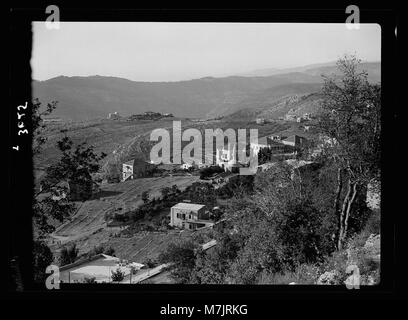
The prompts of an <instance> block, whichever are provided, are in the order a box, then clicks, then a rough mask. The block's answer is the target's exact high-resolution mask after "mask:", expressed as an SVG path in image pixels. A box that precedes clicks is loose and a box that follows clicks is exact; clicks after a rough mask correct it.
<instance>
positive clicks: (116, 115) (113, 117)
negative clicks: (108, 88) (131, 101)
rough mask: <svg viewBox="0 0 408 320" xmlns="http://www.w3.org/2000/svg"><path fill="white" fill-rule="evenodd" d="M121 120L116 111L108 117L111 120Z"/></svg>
mask: <svg viewBox="0 0 408 320" xmlns="http://www.w3.org/2000/svg"><path fill="white" fill-rule="evenodd" d="M119 118H120V115H119V113H117V111H115V112H114V113H109V115H108V119H109V120H118V119H119Z"/></svg>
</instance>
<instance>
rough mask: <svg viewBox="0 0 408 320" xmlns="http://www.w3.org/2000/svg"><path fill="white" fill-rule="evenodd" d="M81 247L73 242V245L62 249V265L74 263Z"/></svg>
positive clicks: (60, 258)
mask: <svg viewBox="0 0 408 320" xmlns="http://www.w3.org/2000/svg"><path fill="white" fill-rule="evenodd" d="M78 252H79V249H78V248H77V247H76V245H75V244H73V245H72V246H71V247H68V248H67V247H64V248H62V250H61V253H60V257H59V262H60V265H61V266H64V265H66V264H70V263H74V262H75V260H76V259H77V257H78Z"/></svg>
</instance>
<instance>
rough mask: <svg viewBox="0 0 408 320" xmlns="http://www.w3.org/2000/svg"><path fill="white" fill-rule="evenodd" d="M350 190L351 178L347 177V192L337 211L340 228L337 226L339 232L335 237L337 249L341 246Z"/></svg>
mask: <svg viewBox="0 0 408 320" xmlns="http://www.w3.org/2000/svg"><path fill="white" fill-rule="evenodd" d="M351 192H352V184H351V180H350V178H349V180H348V188H347V194H346V196H345V197H344V200H343V206H342V208H341V211H340V213H339V224H340V228H339V233H338V238H337V250H341V249H342V248H343V239H344V218H345V214H346V211H347V206H348V203H349V201H350V197H351Z"/></svg>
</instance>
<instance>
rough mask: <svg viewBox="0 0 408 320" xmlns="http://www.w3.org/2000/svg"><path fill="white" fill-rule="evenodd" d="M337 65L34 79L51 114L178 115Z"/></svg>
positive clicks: (279, 92)
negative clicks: (147, 78)
mask: <svg viewBox="0 0 408 320" xmlns="http://www.w3.org/2000/svg"><path fill="white" fill-rule="evenodd" d="M335 68H336V67H335V66H328V65H323V66H318V67H314V68H313V67H311V68H308V67H307V66H306V67H303V69H302V71H301V72H300V71H297V70H291V71H290V72H286V73H279V74H275V75H270V76H250V77H246V76H230V77H224V78H213V77H205V78H201V79H194V80H188V81H178V82H140V81H131V80H127V79H123V78H116V77H105V76H89V77H66V76H60V77H56V78H52V79H49V80H46V81H33V82H32V89H33V97H34V98H39V99H40V101H42V102H43V103H44V104H45V103H47V102H50V101H52V100H56V101H58V102H59V105H58V108H57V109H56V110H55V113H54V116H57V117H61V118H63V119H72V120H83V119H92V118H99V117H106V116H107V115H108V114H109V113H111V112H115V111H117V112H118V113H119V114H120V115H123V116H130V115H132V114H137V113H142V112H145V111H155V112H161V113H172V114H174V115H175V116H178V117H190V118H211V117H217V116H226V115H230V114H233V113H235V112H237V111H239V110H243V109H248V108H249V109H257V108H262V107H265V106H268V105H271V104H273V103H274V101H276V100H278V99H279V98H281V97H284V96H288V95H295V94H299V95H303V94H309V93H313V92H317V91H319V89H320V88H321V84H322V77H321V74H322V73H326V74H328V73H332V72H334V71H335ZM362 68H363V69H367V71H368V74H369V79H370V80H371V81H373V82H379V81H380V64H379V63H363V64H362Z"/></svg>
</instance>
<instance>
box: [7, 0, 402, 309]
mask: <svg viewBox="0 0 408 320" xmlns="http://www.w3.org/2000/svg"><path fill="white" fill-rule="evenodd" d="M45 7H46V6H44V7H43V8H38V7H37V8H14V9H11V10H10V15H9V19H10V21H9V25H10V33H9V35H10V41H9V43H10V44H11V45H10V49H9V50H10V51H9V53H10V54H9V60H10V67H9V79H10V87H9V98H10V101H9V104H8V110H7V111H8V113H9V114H8V125H9V145H8V165H9V170H8V183H9V191H11V195H10V197H9V206H10V207H9V210H8V212H9V213H11V214H7V216H6V223H7V225H8V226H10V227H8V228H7V239H6V241H7V244H8V257H7V259H8V260H7V261H6V263H7V265H9V261H10V259H11V258H12V257H14V256H19V258H20V259H19V264H20V268H21V273H22V279H23V283H24V287H25V290H24V292H18V291H17V292H15V291H13V284H12V283H11V282H10V278H9V279H8V284H9V285H8V294H9V296H10V297H13V298H52V299H59V298H78V297H80V298H89V297H92V298H95V297H109V298H111V299H112V298H114V299H115V298H120V299H123V298H125V297H127V298H129V297H132V298H137V299H138V300H141V299H142V300H150V299H151V300H154V301H156V302H157V303H158V302H159V301H162V300H163V298H166V300H167V301H165V302H162V303H161V305H165V304H167V303H171V301H174V299H178V298H183V299H184V301H190V302H191V301H195V300H197V299H200V301H203V298H207V299H210V300H217V301H218V302H217V303H218V304H220V301H223V302H225V299H226V298H227V299H228V300H230V301H231V300H232V299H234V300H235V301H234V303H237V301H238V300H240V301H243V299H245V300H246V302H245V303H246V304H249V305H250V303H249V302H250V301H251V302H254V299H256V300H263V299H281V298H291V299H293V298H307V299H308V298H316V297H319V298H339V297H341V298H347V299H354V298H357V299H360V298H373V297H379V296H381V297H386V298H392V297H395V296H396V295H397V294H399V293H401V290H402V289H401V287H400V286H399V284H401V282H400V281H399V280H400V279H397V274H401V273H399V270H398V269H397V265H396V262H397V260H396V258H397V249H398V248H397V247H396V240H395V239H396V236H397V235H400V233H398V232H397V228H398V225H397V223H396V219H397V214H398V211H397V210H395V207H393V204H395V200H396V199H397V198H396V196H397V195H396V193H394V190H392V185H393V179H392V177H395V176H398V171H397V170H398V168H396V166H392V165H391V166H388V165H386V164H387V163H390V164H392V162H393V158H394V156H396V155H397V152H398V150H397V148H396V146H395V145H393V144H392V143H388V142H386V140H388V139H390V140H388V141H391V138H392V137H395V134H396V125H395V124H396V118H397V113H398V112H399V110H397V109H396V103H397V97H396V89H397V87H396V83H395V81H396V68H397V39H396V36H395V28H396V25H397V13H396V12H395V10H394V9H391V8H389V9H381V8H371V9H370V8H364V7H360V15H361V20H360V23H378V24H379V25H380V26H381V29H382V44H381V55H382V57H381V83H382V108H383V111H382V125H383V140H382V199H381V201H382V217H381V220H382V221H381V226H382V232H381V234H382V239H381V252H382V254H381V255H382V256H381V283H380V284H379V285H378V286H373V287H362V288H361V289H360V290H348V289H346V288H345V287H337V286H318V287H317V286H275V285H274V286H272V285H265V286H255V285H254V286H239V285H160V284H156V285H147V284H146V285H142V286H129V285H117V286H112V285H109V284H108V285H103V284H98V285H97V286H95V285H84V284H80V285H76V284H69V285H68V284H65V285H64V284H63V285H61V290H51V291H47V290H46V289H45V288H43V286H41V287H39V286H38V285H34V284H33V282H32V279H31V274H32V268H31V258H32V257H31V255H32V221H31V214H30V212H31V205H32V203H31V201H30V199H31V197H32V190H33V173H32V157H31V137H30V136H28V135H27V136H17V117H16V111H17V110H16V107H17V106H18V105H21V104H24V103H25V102H26V101H28V102H29V105H30V101H31V67H30V59H31V45H32V38H31V21H44V20H45V18H46V16H47V15H46V13H45ZM59 7H60V10H61V21H169V22H171V21H177V22H194V21H196V22H288V23H296V22H310V23H344V22H345V19H346V17H347V15H346V13H345V7H342V6H341V7H334V8H327V7H328V6H326V9H319V8H310V7H309V8H308V9H306V8H304V9H284V8H269V9H148V8H141V9H140V8H139V9H134V8H132V9H131V8H129V9H127V8H122V9H117V8H116V9H115V8H112V7H111V8H108V7H104V8H101V7H100V6H99V9H95V8H81V9H79V8H69V7H65V6H62V5H60V6H59ZM27 116H30V113H29V112H27ZM27 125H28V129H29V131H30V132H31V130H30V129H31V128H30V124H28V123H27ZM16 144H19V145H20V151H18V152H16V151H14V150H13V149H12V148H11V147H12V146H13V145H16ZM385 212H386V214H384V213H385ZM399 213H401V212H399ZM401 270H402V269H401ZM85 286H86V287H85ZM90 292H92V295H89V293H90ZM113 293H114V294H113ZM163 301H164V300H163Z"/></svg>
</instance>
